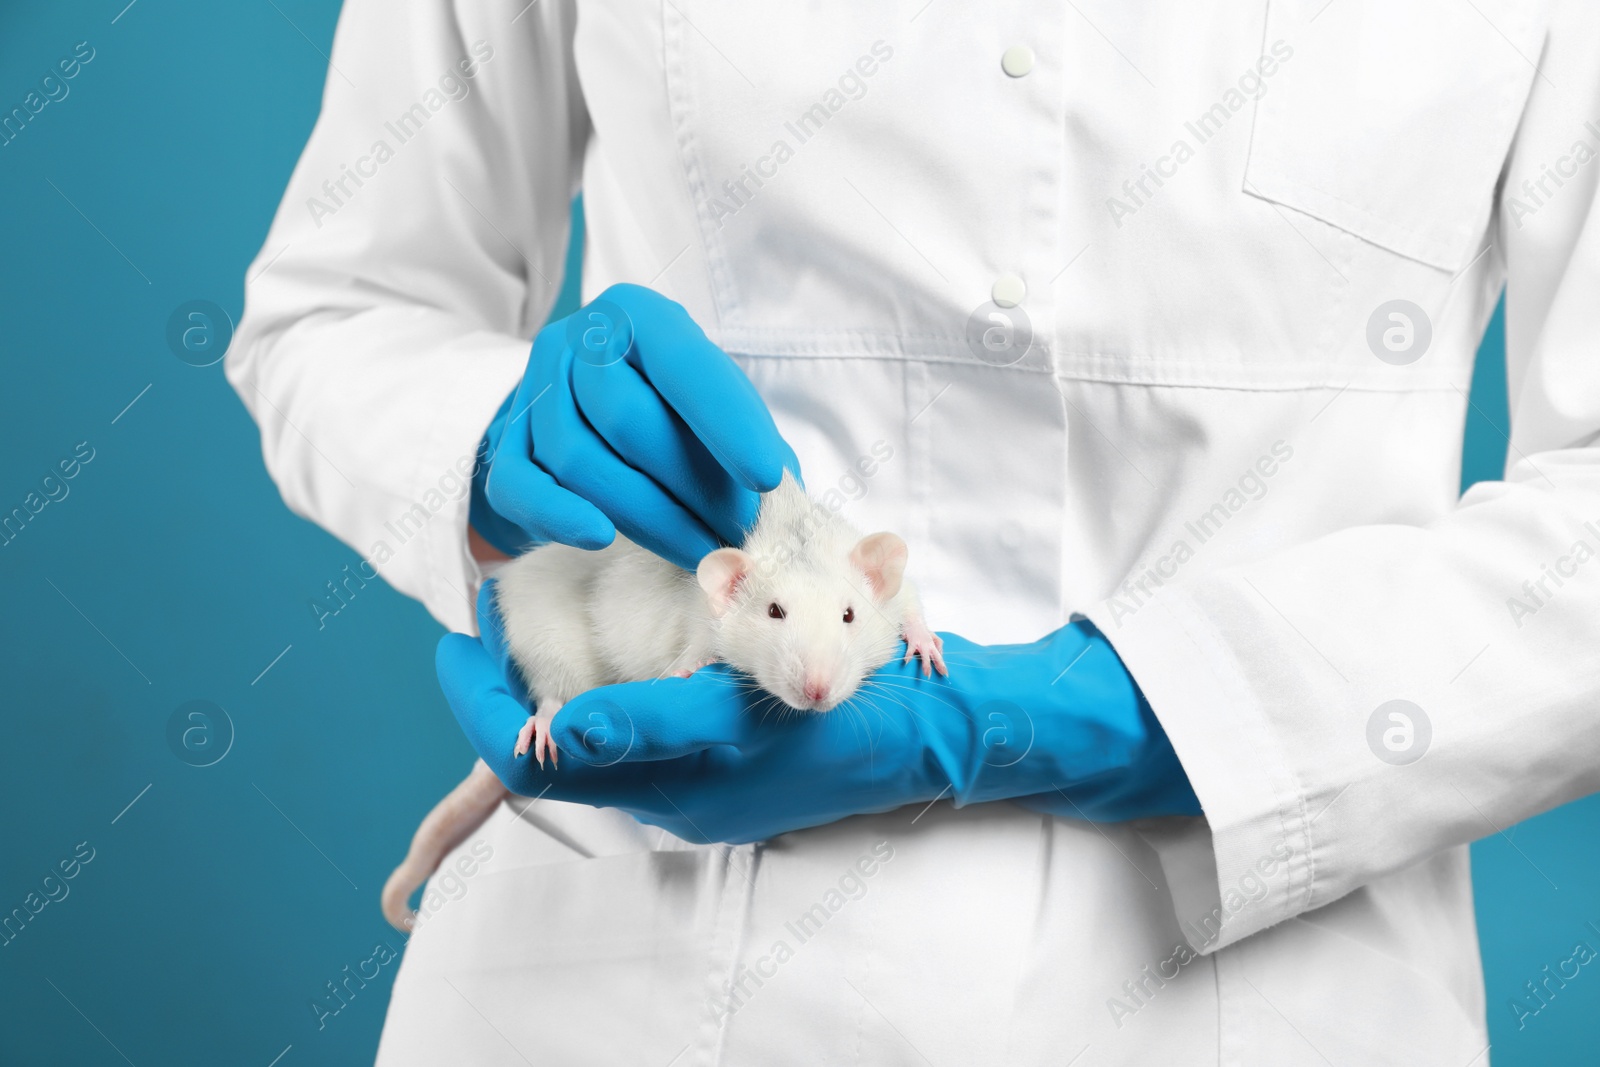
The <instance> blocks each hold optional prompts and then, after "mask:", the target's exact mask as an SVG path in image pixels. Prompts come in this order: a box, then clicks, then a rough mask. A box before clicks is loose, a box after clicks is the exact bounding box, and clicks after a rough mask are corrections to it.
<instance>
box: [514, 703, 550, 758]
mask: <svg viewBox="0 0 1600 1067" xmlns="http://www.w3.org/2000/svg"><path fill="white" fill-rule="evenodd" d="M529 752H532V753H533V758H534V759H536V760H538V761H539V766H541V767H543V766H544V758H545V756H547V755H548V756H549V757H550V766H552V767H554V766H555V765H556V757H557V753H558V752H559V750H558V749H557V748H556V743H555V742H554V741H553V740H551V738H550V727H549V726H548V725H547V724H546V723H545V721H544V716H543V715H529V716H528V721H527V722H525V723H523V724H522V731H521V732H520V733H518V734H517V747H516V748H515V749H513V750H512V755H514V756H523V755H526V754H527V753H529Z"/></svg>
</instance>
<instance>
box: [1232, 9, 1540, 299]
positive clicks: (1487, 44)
mask: <svg viewBox="0 0 1600 1067" xmlns="http://www.w3.org/2000/svg"><path fill="white" fill-rule="evenodd" d="M1544 36H1545V22H1544V16H1543V12H1542V10H1541V5H1538V4H1525V3H1517V2H1515V0H1475V2H1474V3H1471V4H1462V3H1457V2H1455V0H1334V2H1333V3H1331V4H1329V3H1327V0H1271V3H1270V9H1269V14H1268V27H1267V35H1266V39H1267V40H1268V41H1269V42H1273V44H1271V45H1270V46H1269V47H1268V48H1267V49H1266V50H1265V51H1264V55H1263V60H1262V62H1263V63H1264V64H1273V65H1277V66H1280V67H1281V69H1280V70H1278V71H1276V74H1275V76H1274V77H1273V78H1272V81H1271V89H1270V91H1269V92H1267V93H1265V94H1263V95H1262V96H1261V97H1260V98H1259V99H1258V100H1257V102H1256V112H1255V126H1254V132H1253V134H1252V138H1251V144H1250V159H1249V164H1248V166H1247V168H1246V171H1245V178H1244V192H1245V193H1247V194H1249V195H1251V196H1255V197H1259V198H1261V199H1264V200H1268V201H1272V202H1274V203H1277V204H1281V205H1283V206H1285V207H1289V208H1293V209H1294V210H1296V211H1299V212H1302V213H1304V214H1307V215H1311V216H1314V217H1315V218H1317V219H1320V220H1321V221H1323V222H1325V223H1328V224H1329V225H1332V226H1335V227H1338V228H1339V229H1342V230H1344V231H1346V232H1348V233H1351V234H1354V235H1355V236H1357V237H1359V238H1361V239H1362V240H1364V241H1367V242H1370V243H1371V244H1374V245H1378V246H1380V247H1382V248H1385V249H1388V250H1389V251H1391V252H1395V253H1398V254H1400V255H1402V256H1406V257H1408V258H1410V259H1413V260H1417V261H1419V262H1421V263H1425V264H1428V265H1430V266H1433V267H1436V268H1439V269H1441V270H1445V271H1449V272H1451V273H1452V274H1454V273H1456V272H1458V271H1460V270H1461V269H1462V268H1463V267H1465V266H1466V265H1467V264H1468V263H1470V262H1471V260H1472V259H1473V257H1474V256H1476V255H1477V254H1478V252H1479V250H1480V244H1481V240H1482V236H1483V233H1484V229H1485V227H1486V225H1487V223H1488V220H1489V214H1490V212H1491V210H1492V209H1493V206H1494V192H1495V184H1496V181H1497V179H1498V177H1499V174H1500V172H1501V169H1502V166H1503V163H1504V160H1505V157H1506V153H1507V150H1508V148H1509V146H1510V143H1511V138H1512V136H1513V134H1514V133H1515V131H1516V127H1517V123H1518V121H1519V119H1520V117H1521V114H1522V110H1523V105H1524V103H1525V102H1526V100H1527V97H1528V94H1529V91H1530V89H1531V87H1532V85H1533V79H1534V78H1535V76H1536V64H1537V63H1538V62H1539V59H1540V55H1541V50H1542V48H1543V42H1544Z"/></svg>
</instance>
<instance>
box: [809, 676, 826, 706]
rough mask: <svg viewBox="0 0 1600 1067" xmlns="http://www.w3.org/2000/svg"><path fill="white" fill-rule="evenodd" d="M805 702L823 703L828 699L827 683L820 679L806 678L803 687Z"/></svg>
mask: <svg viewBox="0 0 1600 1067" xmlns="http://www.w3.org/2000/svg"><path fill="white" fill-rule="evenodd" d="M805 694H806V699H807V700H814V701H818V702H820V701H824V700H827V699H828V683H827V682H825V681H823V680H822V679H820V678H807V679H806V685H805Z"/></svg>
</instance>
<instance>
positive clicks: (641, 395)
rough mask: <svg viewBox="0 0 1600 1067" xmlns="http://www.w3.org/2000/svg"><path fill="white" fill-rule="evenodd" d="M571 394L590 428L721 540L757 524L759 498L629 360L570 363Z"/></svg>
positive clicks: (734, 540) (736, 537)
mask: <svg viewBox="0 0 1600 1067" xmlns="http://www.w3.org/2000/svg"><path fill="white" fill-rule="evenodd" d="M572 387H573V394H574V396H576V397H577V401H578V407H579V408H580V409H581V410H582V412H583V415H584V417H585V418H586V419H587V420H588V422H589V424H590V425H591V426H593V427H594V429H595V431H596V432H597V433H599V435H600V436H601V437H602V438H604V439H605V440H606V442H607V443H608V444H610V446H611V447H612V449H613V450H614V451H615V452H616V453H617V455H619V456H620V457H622V459H623V460H624V461H626V462H627V463H628V464H630V465H631V466H633V467H635V468H637V469H639V470H641V471H644V472H645V473H646V474H648V475H650V477H652V478H653V479H655V481H656V482H658V483H660V484H661V485H662V486H663V487H665V488H666V490H667V491H668V492H670V493H671V494H672V495H673V496H674V497H675V498H676V499H677V500H679V501H681V502H682V504H683V505H684V507H685V508H686V509H688V511H689V512H691V513H692V514H694V515H696V516H698V517H699V518H700V520H701V521H702V522H704V523H705V524H706V525H707V526H708V527H710V528H711V529H712V530H713V531H714V532H715V533H716V534H717V535H718V536H719V537H721V538H722V540H724V541H726V542H728V543H729V544H739V543H740V542H741V541H743V540H744V534H745V531H747V530H748V529H749V528H750V527H752V526H754V525H755V520H756V512H757V509H758V508H759V507H760V505H761V497H760V495H759V494H757V493H755V492H753V491H752V490H750V489H747V488H745V487H744V486H743V485H741V484H740V483H739V482H738V481H737V480H735V478H734V477H733V475H731V474H729V473H728V472H727V471H726V470H724V469H723V467H722V465H721V464H720V463H719V462H718V461H717V459H716V457H714V456H713V455H712V454H711V453H710V452H709V451H708V450H707V448H706V446H705V444H704V443H702V442H701V441H700V439H699V438H698V437H696V436H695V434H694V431H692V430H691V429H689V427H688V426H687V425H686V424H685V423H684V421H683V420H682V419H681V418H679V417H678V414H677V413H676V412H675V411H673V410H672V408H671V407H669V406H668V405H667V403H666V401H664V400H663V399H662V398H661V396H660V394H659V393H657V392H656V391H655V389H654V388H653V387H652V386H651V385H650V383H649V382H647V381H645V380H644V379H643V378H642V377H640V375H639V372H638V371H637V370H636V369H635V368H634V367H633V365H632V364H631V363H628V362H626V361H625V360H619V361H617V362H614V363H609V364H605V365H603V366H602V365H596V364H593V363H589V362H587V361H585V360H582V359H578V360H574V361H573V364H572Z"/></svg>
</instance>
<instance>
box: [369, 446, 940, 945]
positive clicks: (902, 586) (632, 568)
mask: <svg viewBox="0 0 1600 1067" xmlns="http://www.w3.org/2000/svg"><path fill="white" fill-rule="evenodd" d="M905 561H906V547H905V543H904V542H903V541H901V540H900V539H899V538H898V537H896V536H895V535H893V534H887V533H879V534H872V535H871V536H869V537H865V538H863V537H862V536H861V535H860V533H858V532H857V531H856V530H855V528H854V527H852V526H851V525H850V524H849V523H848V522H846V521H845V520H844V519H843V518H841V517H840V516H839V515H837V514H835V513H834V512H831V511H829V510H828V509H827V508H825V507H823V506H822V505H820V504H818V503H817V502H816V501H814V500H812V499H811V498H810V497H808V496H807V495H806V494H805V491H804V490H803V489H801V488H800V486H799V484H798V483H797V482H796V481H795V480H794V479H793V478H791V477H790V476H788V475H787V474H785V475H784V478H783V483H782V484H781V485H780V486H779V487H778V488H777V489H775V490H773V491H772V492H770V493H768V494H766V495H765V496H764V497H762V500H761V509H760V512H759V514H758V517H757V520H756V525H755V528H754V529H753V530H751V531H750V534H749V536H748V537H747V538H746V539H745V544H744V548H743V549H730V548H725V549H719V550H718V551H716V552H713V553H711V554H710V555H708V556H707V557H706V559H705V560H704V561H702V563H701V564H700V568H699V572H698V574H691V573H689V572H688V571H685V570H683V569H681V568H679V567H677V566H675V565H673V564H671V563H668V562H667V561H666V560H664V559H662V558H661V557H659V556H656V555H654V554H653V553H651V552H649V551H647V550H645V549H643V548H640V547H639V546H638V545H635V544H633V543H632V542H631V541H628V540H627V539H625V538H623V537H621V536H618V537H617V539H616V541H615V542H614V543H612V544H611V545H609V546H608V547H606V548H604V549H601V550H600V551H598V552H590V551H585V550H582V549H577V548H571V547H569V546H566V545H555V544H552V545H544V546H542V547H540V548H537V549H534V550H533V551H531V552H528V553H527V554H526V555H523V556H519V557H518V558H516V559H514V560H512V561H511V562H510V563H507V564H506V565H505V566H504V567H503V568H501V570H500V572H499V574H498V575H497V576H496V586H497V591H496V594H495V607H496V608H497V609H498V611H499V613H500V618H501V621H502V623H503V625H504V629H505V635H506V641H507V645H508V646H509V649H510V652H511V656H512V658H513V659H514V660H515V661H516V663H517V666H518V668H519V669H520V670H521V671H522V673H523V679H524V681H526V682H527V685H528V690H529V692H530V694H531V695H532V696H533V698H534V701H535V708H536V714H535V715H534V716H533V717H530V719H529V725H528V727H527V728H525V729H524V732H523V736H522V737H521V738H519V740H518V749H517V754H518V755H521V753H522V751H523V750H524V747H525V746H526V745H527V744H528V743H529V740H530V739H533V747H534V751H535V755H536V756H538V757H539V759H540V761H541V763H542V762H543V756H544V754H545V752H546V751H547V750H548V751H549V753H550V755H551V756H552V758H554V755H555V749H554V746H553V745H549V741H548V725H549V721H550V718H551V717H552V716H553V715H554V714H555V712H556V711H557V710H558V709H559V708H560V707H561V705H562V704H564V703H566V702H567V701H568V700H571V699H572V698H573V697H575V696H577V695H578V694H580V693H584V692H587V691H588V690H590V689H594V688H597V687H599V686H602V685H612V684H615V683H618V682H632V681H645V680H648V679H652V678H664V677H668V676H670V675H674V674H677V675H687V674H689V673H692V672H693V671H694V670H696V669H698V668H699V667H702V666H704V665H705V664H707V663H713V662H721V663H726V664H728V665H729V666H730V667H732V668H733V669H734V670H736V671H738V672H740V673H742V674H744V675H747V676H748V677H749V678H750V679H752V680H753V681H754V682H755V684H757V685H759V686H760V687H761V688H762V689H764V690H766V691H767V693H769V694H770V695H771V696H772V697H773V698H774V699H775V700H776V701H781V702H782V704H785V705H787V706H788V707H790V708H794V709H796V710H800V711H827V710H829V709H831V708H832V707H834V706H835V705H836V704H838V703H839V702H840V701H843V700H846V699H848V698H849V697H850V696H852V695H853V694H854V693H855V692H856V690H857V689H858V688H859V687H860V685H861V683H862V682H863V681H864V680H865V679H866V677H867V676H868V675H869V674H871V673H872V672H873V671H875V670H877V669H878V668H879V667H881V666H883V665H884V664H885V663H887V662H889V660H890V659H891V658H892V657H893V656H894V654H895V652H896V651H898V650H899V647H900V641H901V638H902V636H903V637H904V638H905V641H906V658H907V659H909V658H910V657H911V656H912V655H913V654H920V655H921V656H922V657H923V669H924V673H927V672H929V671H930V670H931V669H932V668H933V667H934V666H937V667H938V669H939V670H940V672H941V673H942V672H943V671H944V663H943V657H942V655H941V646H942V642H940V640H939V639H938V638H937V637H936V636H935V635H933V634H932V633H930V632H929V631H928V629H927V626H926V625H925V624H924V623H923V621H922V614H921V606H920V604H919V602H918V599H917V595H916V591H915V590H914V589H913V588H912V587H911V585H910V583H908V582H905V581H903V579H902V574H903V572H904V569H905ZM773 605H777V608H778V613H781V615H782V617H781V618H775V617H773V615H774V614H775V613H774V611H773ZM847 612H849V613H850V614H851V616H852V618H851V621H850V622H846V621H845V615H846V613H847ZM506 795H508V794H507V793H506V790H505V789H504V787H503V786H500V784H499V781H498V779H496V778H495V777H494V774H493V772H492V771H490V770H489V768H488V767H487V765H485V764H484V763H483V761H481V760H480V761H479V762H478V763H477V765H476V766H475V767H474V768H473V772H472V774H471V775H469V776H468V778H467V779H466V781H464V782H462V783H461V785H459V786H457V787H456V788H455V790H453V791H452V792H451V794H450V795H449V796H448V797H446V798H445V800H444V801H442V802H441V803H440V805H439V807H438V808H436V809H435V810H434V812H433V813H431V814H430V815H429V817H428V819H426V820H424V822H423V825H422V827H421V828H420V829H419V830H418V831H417V835H416V837H415V838H414V839H413V840H412V843H411V851H410V853H409V854H408V855H407V857H406V861H405V862H404V863H403V864H402V865H401V866H400V867H399V868H397V869H396V870H395V872H394V874H392V875H390V877H389V882H388V884H386V885H385V886H384V890H383V908H384V914H385V915H386V916H387V917H388V919H389V921H390V922H391V923H393V924H394V925H395V926H396V927H398V928H400V929H409V928H410V926H411V924H412V922H414V918H413V917H412V915H411V913H410V911H409V909H408V908H407V904H406V901H407V900H408V898H409V897H410V895H411V891H412V890H413V889H415V888H416V887H417V886H418V885H420V884H421V883H422V881H423V880H424V879H425V878H427V877H428V875H430V874H432V873H433V871H434V869H435V868H436V867H437V866H438V863H439V860H440V859H442V858H443V856H444V854H445V853H446V852H448V851H449V849H450V848H451V847H454V845H455V844H457V843H459V842H461V841H463V840H465V839H466V837H467V836H468V835H470V834H471V833H472V832H473V831H474V830H476V829H477V827H478V826H479V825H481V824H482V822H483V821H484V820H485V819H487V818H488V816H489V814H490V813H491V812H492V811H493V810H494V808H495V806H496V805H497V804H498V803H499V802H500V800H501V799H503V798H504V797H505V796H506Z"/></svg>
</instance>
